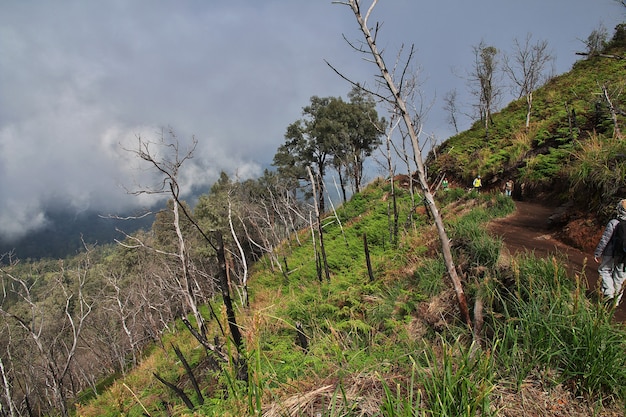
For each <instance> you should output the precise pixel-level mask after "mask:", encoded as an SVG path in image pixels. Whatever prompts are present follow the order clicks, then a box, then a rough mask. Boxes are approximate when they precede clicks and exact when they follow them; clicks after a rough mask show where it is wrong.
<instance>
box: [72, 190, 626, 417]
mask: <svg viewBox="0 0 626 417" xmlns="http://www.w3.org/2000/svg"><path fill="white" fill-rule="evenodd" d="M400 193H401V195H402V204H401V215H402V216H403V218H405V219H406V218H407V216H408V215H409V213H410V207H411V204H410V198H409V194H408V192H406V191H400ZM439 198H440V204H441V206H442V213H443V215H444V217H445V218H446V219H447V220H446V222H447V224H448V227H449V228H450V236H451V237H452V239H453V242H454V253H455V257H456V261H457V263H458V265H459V267H460V268H461V269H462V271H463V274H464V277H465V280H466V291H467V293H468V295H469V298H470V300H471V302H472V304H473V303H474V300H475V299H476V297H477V295H478V294H483V295H484V294H489V295H488V296H487V297H486V298H485V300H486V302H485V311H486V314H485V316H486V318H487V320H486V323H487V325H486V326H485V331H484V335H485V338H486V339H485V342H484V343H485V349H487V350H486V351H485V353H487V354H481V355H478V358H479V359H478V360H476V359H475V358H476V357H475V356H474V355H473V354H472V352H473V351H474V350H473V348H471V346H472V344H471V336H470V335H468V333H467V329H465V328H464V327H463V326H462V323H461V322H460V321H459V320H458V317H457V311H456V307H455V303H454V296H453V293H452V291H451V290H450V289H449V288H448V287H449V286H448V284H447V283H446V282H445V278H444V277H445V268H444V265H443V262H442V260H441V259H440V257H439V255H438V241H437V239H436V233H435V231H434V230H433V228H432V226H430V225H428V224H427V222H426V218H425V216H424V215H423V214H422V215H414V222H413V224H412V225H410V226H409V227H408V228H406V229H405V230H404V231H403V233H402V238H401V240H400V242H399V244H398V246H397V247H393V246H392V245H391V244H390V243H389V237H388V236H389V235H388V223H387V209H388V204H389V186H388V185H387V184H384V183H380V182H379V183H375V184H372V185H370V186H369V187H368V188H367V189H366V190H365V191H364V192H363V193H362V194H360V195H358V196H355V197H354V198H353V199H352V201H350V202H349V203H347V204H346V205H344V206H343V207H341V208H340V209H339V211H338V215H339V218H340V220H341V225H340V224H339V222H338V221H337V219H334V218H332V217H328V218H327V220H326V221H325V232H326V235H325V243H326V248H327V252H328V262H329V266H330V268H331V274H332V276H331V280H330V282H325V281H323V282H319V280H318V278H317V274H316V271H315V266H314V265H315V262H314V258H313V250H312V244H311V239H310V233H308V232H307V231H303V232H302V234H301V235H300V237H299V241H300V243H298V242H297V241H296V240H295V239H293V240H292V241H291V242H289V244H288V245H289V248H288V250H287V252H288V254H289V255H288V257H287V263H288V264H289V269H290V274H289V278H288V279H285V278H284V277H283V275H282V274H280V272H279V271H277V270H274V271H272V270H271V269H270V268H269V265H267V264H265V263H264V262H260V263H258V264H257V265H256V266H255V268H254V269H255V271H254V274H253V275H252V277H251V280H250V294H251V307H250V308H249V309H248V310H244V309H240V310H239V318H238V319H239V320H240V324H241V325H242V328H243V332H244V335H245V339H246V346H247V349H248V352H249V358H248V360H249V365H250V372H249V375H250V381H251V388H250V389H249V390H246V389H244V387H243V386H242V385H241V384H239V383H236V382H233V381H234V379H233V378H232V376H230V377H229V376H228V375H226V376H225V375H217V374H213V373H211V372H210V371H208V370H207V368H206V361H205V359H206V357H205V354H204V352H203V350H202V349H200V348H199V346H198V344H197V343H196V342H194V341H193V339H192V338H191V337H190V336H189V334H188V332H186V331H185V330H182V329H180V328H179V330H178V331H177V332H176V333H175V334H171V335H167V336H166V337H165V339H164V343H163V346H164V347H165V348H159V347H155V348H154V349H153V350H152V351H151V352H150V353H149V354H147V356H146V358H145V360H144V361H143V362H142V364H141V366H140V367H138V368H137V369H136V370H134V371H133V372H132V373H130V374H129V375H127V376H126V377H125V378H122V379H120V380H118V381H116V382H115V383H114V384H113V385H112V386H111V387H110V388H109V389H108V390H107V391H106V392H104V393H103V394H102V395H101V396H100V397H99V398H97V399H95V400H93V401H92V402H91V403H90V404H86V405H84V406H80V407H79V411H80V415H84V416H96V415H97V416H103V415H110V416H113V415H120V414H124V415H130V416H133V415H137V416H139V415H142V413H143V412H146V410H147V412H148V413H149V414H150V415H166V414H167V413H171V414H173V415H191V413H190V412H189V410H187V409H186V408H185V407H184V406H183V405H182V402H181V401H180V400H178V399H177V397H175V396H174V395H173V394H172V393H171V392H169V391H167V390H166V389H165V388H164V387H163V386H162V385H161V384H160V383H158V382H157V381H156V380H155V379H154V377H153V376H152V373H153V372H158V373H159V374H160V375H162V376H165V377H166V378H167V379H168V380H170V381H175V380H178V381H179V386H181V387H182V388H184V389H185V390H186V392H187V393H188V394H189V395H190V397H191V398H195V397H194V395H193V391H192V390H191V386H190V385H189V381H187V380H186V378H185V377H184V372H183V369H182V365H181V364H180V362H179V361H178V360H177V358H176V357H175V355H174V354H173V353H172V351H171V348H170V343H172V342H175V343H176V344H177V345H179V346H181V349H182V350H183V351H184V352H185V355H186V356H187V357H188V359H189V360H190V362H191V363H192V364H193V365H194V366H195V372H196V374H197V375H198V376H199V378H200V380H201V383H202V384H203V391H204V392H205V396H206V397H207V401H206V402H205V404H204V405H203V406H199V407H197V409H196V411H195V415H232V416H240V415H259V414H260V413H261V412H263V413H264V415H266V416H268V417H270V416H278V415H286V414H289V413H292V414H291V415H294V416H300V415H315V412H321V413H322V414H321V415H329V416H331V415H336V416H338V415H355V416H356V415H376V413H378V412H380V411H381V409H384V410H386V411H385V412H384V415H387V416H391V415H396V416H404V415H411V414H409V413H408V412H407V411H406V410H407V409H409V408H415V407H417V406H422V407H424V408H425V409H428V407H430V409H431V410H432V411H433V412H438V413H442V414H439V415H476V413H478V410H481V409H492V410H493V409H495V408H496V407H497V408H501V409H505V408H511V407H512V410H511V412H515V411H517V412H520V409H519V408H517V407H521V406H523V407H526V408H527V409H528V407H531V406H532V407H534V406H535V403H534V400H532V399H530V398H528V396H531V395H539V396H544V395H545V389H546V388H545V385H546V384H548V385H549V386H551V387H552V389H553V390H554V392H555V393H556V395H557V396H558V401H561V402H562V404H563V405H562V406H561V407H560V408H559V411H560V412H563V411H564V410H569V411H568V412H570V413H571V412H572V410H573V409H574V408H576V409H581V410H583V413H589V410H590V407H594V406H595V407H597V401H598V398H601V397H603V396H604V397H605V398H607V397H611V398H613V399H617V402H611V401H608V402H607V401H605V404H609V405H611V404H613V406H615V404H618V405H617V406H618V407H619V404H620V401H621V399H622V397H621V394H620V393H619V392H613V391H614V390H613V388H611V389H608V390H606V389H597V390H596V391H593V390H592V391H591V392H585V389H586V388H583V389H574V388H572V389H567V387H566V386H565V385H564V383H569V382H568V381H578V380H577V379H576V377H574V376H572V375H571V374H568V373H567V372H568V370H567V369H568V368H567V367H566V366H565V365H563V364H561V363H560V361H561V360H562V359H560V358H561V357H562V356H563V355H564V356H565V357H568V356H570V355H571V352H570V351H567V350H566V349H565V348H564V347H559V349H560V350H561V353H560V354H557V353H555V354H554V355H548V356H549V358H546V357H545V356H546V355H544V356H541V355H540V352H537V350H536V349H534V348H532V349H531V348H530V346H532V345H531V344H530V343H529V342H528V339H520V340H514V339H513V338H511V336H506V333H507V332H513V333H516V332H520V333H521V334H526V332H535V331H540V330H537V329H540V327H541V326H538V325H537V324H536V323H534V322H531V323H529V324H528V326H522V325H519V324H516V327H515V328H506V327H505V328H504V329H503V328H502V327H500V325H498V324H497V323H499V322H500V321H501V319H502V318H504V317H506V316H507V315H508V314H509V313H508V312H506V311H505V309H504V307H503V306H507V305H508V304H507V303H508V302H505V301H503V298H506V297H507V295H506V291H504V292H502V288H499V286H500V285H503V284H502V283H503V282H506V281H507V280H509V279H512V278H511V274H513V272H512V270H511V269H510V266H506V267H503V266H502V265H500V264H498V258H499V252H500V247H501V242H499V241H498V240H494V239H491V238H489V237H488V235H487V233H486V231H485V227H484V222H485V221H487V220H488V219H489V218H491V217H493V216H501V215H504V214H506V213H507V212H510V210H511V209H512V205H511V200H510V199H507V198H504V197H502V196H493V195H483V196H480V197H479V196H476V195H473V194H467V193H465V192H464V191H463V190H461V189H453V190H451V191H450V192H449V193H446V194H445V195H441V194H440V196H439ZM363 233H366V234H367V239H368V244H369V249H370V253H371V259H372V264H373V270H374V275H375V280H374V281H370V280H369V278H368V274H367V269H366V264H365V258H364V251H363V240H362V236H363ZM286 244H287V243H286ZM512 262H513V264H514V265H515V263H516V262H519V263H518V264H517V265H516V266H515V268H517V272H516V273H517V274H518V275H520V276H522V277H527V276H535V275H537V276H543V277H547V278H546V279H547V281H548V283H557V287H558V288H561V290H557V289H555V288H552V287H550V288H549V289H546V290H545V291H544V290H542V291H540V292H538V293H537V294H534V295H533V296H532V297H530V298H531V299H533V300H542V301H543V302H545V301H546V299H545V298H543V295H545V296H548V297H549V296H555V294H556V291H566V292H567V294H570V291H571V290H572V289H573V288H574V286H573V285H572V281H571V280H570V279H569V278H568V277H566V276H565V275H564V269H559V268H558V265H557V264H553V263H551V262H550V261H548V262H546V263H539V264H537V262H536V261H534V260H533V261H528V260H523V259H522V260H519V261H517V260H513V261H512ZM531 265H537V266H531ZM524 269H528V270H529V272H520V270H522V271H524ZM503 271H504V272H503ZM557 276H558V277H559V279H558V280H556V279H555V278H556V277H557ZM533 280H536V282H534V283H533V285H534V286H535V287H537V288H539V287H540V286H541V285H540V283H539V281H540V280H541V279H540V278H537V277H535V278H533ZM516 282H517V283H518V284H517V285H519V287H520V289H521V288H523V285H524V284H523V282H524V279H522V278H519V277H518V278H517V279H516ZM549 285H551V284H549ZM539 295H542V296H539ZM556 296H557V297H559V298H562V299H563V300H569V298H567V297H569V296H564V295H556ZM501 298H502V299H501ZM576 304H577V305H585V306H588V304H587V303H586V302H584V301H583V302H580V301H578V302H577V303H576ZM566 305H567V306H571V304H570V303H567V304H566ZM546 307H547V308H550V309H551V308H553V307H551V306H550V303H549V302H548V303H545V304H539V305H533V306H532V307H531V308H530V311H531V313H529V315H530V316H531V317H532V316H534V315H538V316H539V318H543V317H544V315H545V314H547V313H546V310H545V308H546ZM507 308H509V307H507ZM515 308H516V309H519V310H522V307H520V306H519V305H517V306H516V307H515ZM565 310H567V312H566V311H560V310H559V311H558V312H556V313H555V314H556V315H557V316H558V317H563V319H564V320H566V322H567V323H568V325H571V324H572V323H573V322H574V323H575V322H576V320H575V319H572V312H571V311H570V307H565ZM591 311H592V313H588V310H586V309H585V314H591V315H592V316H593V317H591V318H589V317H587V318H586V319H585V321H588V323H590V324H593V325H594V328H599V329H609V327H606V326H605V325H606V320H605V319H606V315H603V313H602V312H601V311H604V310H601V311H600V312H598V311H596V312H595V313H593V311H595V310H593V309H592V310H591ZM598 314H599V316H598ZM517 316H520V315H519V314H517ZM574 317H576V316H574ZM537 318H538V317H534V319H531V318H528V319H527V320H536V319H537ZM523 320H524V319H520V318H516V319H515V320H514V321H515V322H516V323H517V322H519V323H523ZM297 322H300V323H302V324H303V328H304V331H305V333H306V334H307V336H308V338H309V348H308V352H305V351H304V350H303V349H301V348H300V347H298V345H297V343H296V330H295V325H296V323H297ZM502 322H503V323H510V321H509V320H502ZM213 324H214V323H213ZM583 327H584V326H583ZM524 328H525V329H526V332H525V331H522V330H523V329H524ZM544 331H545V333H546V334H544V335H541V334H528V335H527V336H528V338H530V339H534V338H536V337H540V338H541V339H543V340H546V343H549V344H551V345H557V344H556V343H554V341H552V340H551V339H550V338H549V337H548V335H549V334H550V333H552V332H554V329H552V328H547V329H546V330H544ZM576 331H580V332H581V333H586V332H587V331H586V330H585V329H584V328H578V327H577V328H576ZM214 332H215V329H213V330H212V332H211V333H210V334H214ZM607 332H608V334H610V335H613V334H614V333H613V330H607ZM559 334H560V333H559ZM568 337H569V336H564V335H561V336H559V339H558V340H559V341H563V344H567V345H569V344H570V343H571V342H565V339H567V338H568ZM611 337H613V338H615V337H614V336H611ZM606 338H607V337H606V335H605V334H600V335H598V340H602V341H603V342H604V341H605V339H606ZM620 340H622V339H619V338H617V339H616V342H615V343H616V345H615V346H614V345H611V344H610V343H609V345H610V346H613V348H615V349H617V348H621V349H623V348H624V345H623V342H620ZM559 343H560V342H559ZM620 343H621V344H620ZM524 344H528V346H526V347H525V350H526V352H525V353H524V354H521V353H520V352H518V351H517V350H518V349H520V348H522V347H524ZM580 345H581V343H580V341H578V342H576V345H575V348H576V349H581V347H580ZM590 348H594V349H595V348H597V346H595V345H593V346H590ZM539 349H540V350H541V351H542V352H546V351H547V350H546V349H547V348H546V347H543V346H542V347H541V348H539ZM602 351H603V349H601V348H598V349H596V350H595V352H596V353H598V352H601V353H602ZM489 352H492V353H489ZM577 354H579V353H577ZM616 356H618V360H619V358H620V357H621V356H622V355H616ZM601 360H603V361H605V362H604V363H605V364H606V358H603V359H601ZM610 365H611V364H609V366H610ZM615 366H621V362H620V363H619V364H617V365H615ZM611 369H613V368H611ZM573 372H574V374H575V373H576V372H578V371H576V370H575V371H573ZM561 375H564V376H561ZM605 376H606V375H604V374H603V375H601V377H605ZM620 378H621V377H616V380H617V381H622V382H623V379H620ZM561 382H563V383H561ZM577 383H578V384H579V385H580V386H582V387H586V385H585V384H584V383H582V382H580V381H579V382H577ZM418 387H421V391H420V390H418V389H417V388H418ZM534 387H543V388H541V389H539V388H534ZM398 390H399V391H398ZM607 392H608V394H607ZM420 393H421V394H420ZM440 393H445V394H446V395H447V398H443V399H437V398H435V397H433V395H438V394H440ZM581 393H583V394H585V395H586V396H587V398H589V399H590V401H587V402H585V401H580V400H577V399H576V398H575V396H576V395H581ZM420 395H423V398H421V397H420ZM524 396H526V397H524ZM418 397H419V398H418ZM209 398H211V399H209ZM524 398H525V399H524ZM522 399H523V401H522ZM545 400H546V398H541V399H537V401H538V402H539V403H543V402H545ZM194 401H195V400H194ZM436 401H442V402H443V403H444V404H445V407H446V408H445V409H443V410H442V409H438V408H436V407H434V406H433V405H432V404H434V402H436ZM555 401H556V400H555ZM522 403H523V404H522ZM196 404H197V402H196ZM453 405H454V407H461V408H454V407H453ZM144 407H145V409H144ZM433 407H434V408H433ZM564 407H566V408H564ZM440 408H443V406H442V407H440ZM540 409H541V408H540ZM601 409H604V408H602V407H601ZM618 409H619V408H618ZM541 410H542V413H544V411H545V410H543V409H541ZM499 415H507V414H505V413H503V412H502V413H500V414H499ZM543 415H550V413H549V412H548V411H545V413H544V414H543ZM570 415H576V414H570ZM581 415H585V414H581ZM604 415H610V414H604Z"/></svg>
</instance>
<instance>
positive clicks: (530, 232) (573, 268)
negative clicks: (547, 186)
mask: <svg viewBox="0 0 626 417" xmlns="http://www.w3.org/2000/svg"><path fill="white" fill-rule="evenodd" d="M515 204H516V206H517V209H516V211H515V212H514V213H513V214H511V215H509V216H507V217H505V218H502V219H498V220H495V221H493V222H491V223H490V224H489V231H490V232H491V233H492V234H494V235H497V236H501V237H502V240H503V241H504V245H505V247H506V248H507V249H508V251H509V252H510V253H511V254H518V253H524V252H533V253H534V254H535V255H537V256H542V257H548V256H550V255H554V254H560V255H561V256H563V255H564V256H566V258H567V260H568V268H569V271H570V275H571V276H572V277H574V276H575V275H574V274H579V275H581V276H583V277H584V278H585V280H586V285H587V292H588V293H590V292H593V291H594V290H595V289H596V288H597V285H598V270H597V264H596V263H595V261H594V260H593V253H585V252H582V251H580V250H578V249H576V248H573V247H571V246H568V245H566V244H564V243H563V242H560V241H558V240H557V239H555V238H554V237H553V235H552V233H553V232H554V230H550V228H549V222H548V220H549V217H550V215H552V214H553V213H554V208H553V207H546V206H543V205H540V204H534V203H529V202H525V201H516V202H515ZM583 272H584V273H583ZM615 321H616V322H622V323H623V322H626V302H624V303H622V304H621V305H620V306H619V307H618V308H617V311H616V312H615Z"/></svg>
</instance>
